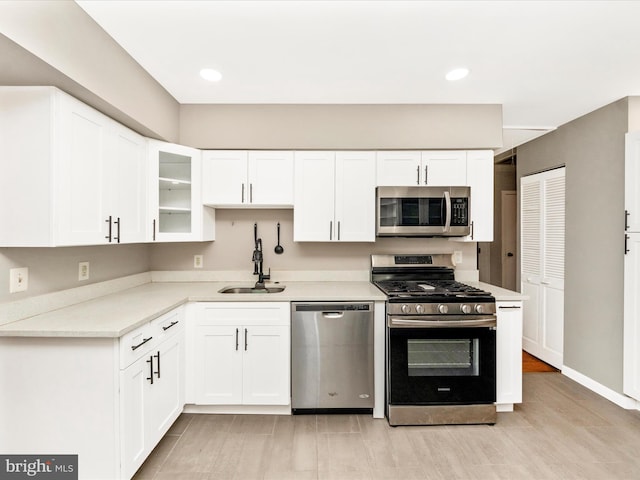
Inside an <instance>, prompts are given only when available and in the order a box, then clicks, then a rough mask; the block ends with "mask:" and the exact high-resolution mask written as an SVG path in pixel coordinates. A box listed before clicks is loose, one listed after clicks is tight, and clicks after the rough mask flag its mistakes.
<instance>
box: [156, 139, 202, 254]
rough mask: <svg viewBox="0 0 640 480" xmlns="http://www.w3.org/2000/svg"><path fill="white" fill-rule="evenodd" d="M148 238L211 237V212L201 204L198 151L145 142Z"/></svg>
mask: <svg viewBox="0 0 640 480" xmlns="http://www.w3.org/2000/svg"><path fill="white" fill-rule="evenodd" d="M149 156H150V189H151V192H153V195H152V196H150V198H151V201H150V207H149V209H150V218H151V222H152V225H151V230H150V231H151V232H152V238H151V239H150V240H152V241H161V242H189V241H203V240H213V238H214V216H213V215H214V214H213V210H212V209H208V208H207V209H205V207H203V205H202V157H201V153H200V150H197V149H195V148H189V147H185V146H182V145H176V144H172V143H165V142H159V141H155V140H153V141H152V140H150V141H149Z"/></svg>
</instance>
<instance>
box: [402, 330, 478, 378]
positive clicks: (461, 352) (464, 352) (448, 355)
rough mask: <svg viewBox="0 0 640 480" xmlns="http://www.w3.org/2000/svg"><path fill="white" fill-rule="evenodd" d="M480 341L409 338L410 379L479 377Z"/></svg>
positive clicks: (471, 339)
mask: <svg viewBox="0 0 640 480" xmlns="http://www.w3.org/2000/svg"><path fill="white" fill-rule="evenodd" d="M479 350H480V349H479V343H478V339H477V338H464V339H411V338H410V339H407V360H408V362H407V364H408V374H409V376H410V377H455V376H466V377H477V376H478V375H479V368H478V365H479V354H480V351H479Z"/></svg>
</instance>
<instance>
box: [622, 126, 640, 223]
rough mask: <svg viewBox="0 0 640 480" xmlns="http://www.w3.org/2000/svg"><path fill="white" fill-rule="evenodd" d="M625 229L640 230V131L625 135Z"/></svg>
mask: <svg viewBox="0 0 640 480" xmlns="http://www.w3.org/2000/svg"><path fill="white" fill-rule="evenodd" d="M625 147H626V151H625V161H624V169H625V171H624V181H625V188H624V200H625V201H624V204H625V207H624V208H625V230H626V231H627V232H640V132H631V133H627V135H626V137H625Z"/></svg>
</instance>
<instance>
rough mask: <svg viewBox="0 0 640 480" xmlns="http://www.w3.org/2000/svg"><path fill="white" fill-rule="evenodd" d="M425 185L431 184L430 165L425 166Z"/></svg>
mask: <svg viewBox="0 0 640 480" xmlns="http://www.w3.org/2000/svg"><path fill="white" fill-rule="evenodd" d="M424 184H425V185H428V184H429V165H425V166H424Z"/></svg>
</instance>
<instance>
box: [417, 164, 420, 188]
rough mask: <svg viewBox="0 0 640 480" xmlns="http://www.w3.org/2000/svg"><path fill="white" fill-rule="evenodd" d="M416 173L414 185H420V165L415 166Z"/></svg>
mask: <svg viewBox="0 0 640 480" xmlns="http://www.w3.org/2000/svg"><path fill="white" fill-rule="evenodd" d="M416 174H417V177H416V185H420V165H418V166H417V167H416Z"/></svg>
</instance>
